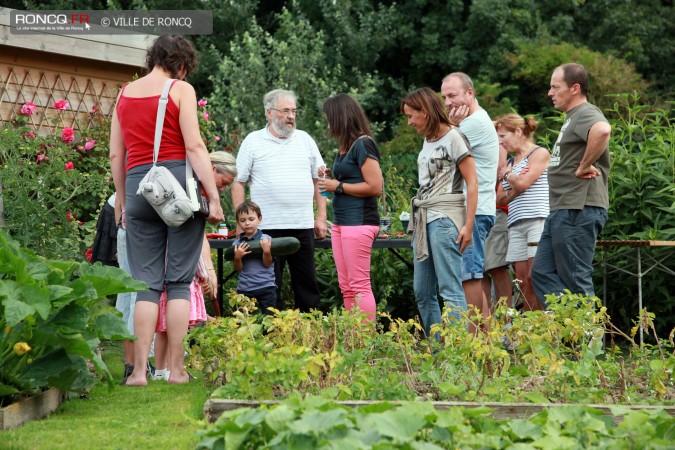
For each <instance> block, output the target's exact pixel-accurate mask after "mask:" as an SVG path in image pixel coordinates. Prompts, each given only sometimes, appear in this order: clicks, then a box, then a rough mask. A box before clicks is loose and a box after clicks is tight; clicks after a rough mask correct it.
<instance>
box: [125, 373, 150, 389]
mask: <svg viewBox="0 0 675 450" xmlns="http://www.w3.org/2000/svg"><path fill="white" fill-rule="evenodd" d="M144 375H145V374H144ZM124 385H125V386H147V385H148V379H147V378H145V376H142V377H141V376H134V374H131V375H129V378H127V381H126V383H124Z"/></svg>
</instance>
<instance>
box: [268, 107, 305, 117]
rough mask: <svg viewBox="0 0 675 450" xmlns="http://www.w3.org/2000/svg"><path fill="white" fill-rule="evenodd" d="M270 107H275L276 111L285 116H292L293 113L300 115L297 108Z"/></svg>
mask: <svg viewBox="0 0 675 450" xmlns="http://www.w3.org/2000/svg"><path fill="white" fill-rule="evenodd" d="M270 109H273V110H275V111H277V112H280V113H281V114H283V115H284V116H290V115H291V114H293V115H294V116H297V115H298V110H297V109H290V108H284V109H276V108H270Z"/></svg>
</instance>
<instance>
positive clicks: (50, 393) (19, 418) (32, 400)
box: [0, 388, 66, 430]
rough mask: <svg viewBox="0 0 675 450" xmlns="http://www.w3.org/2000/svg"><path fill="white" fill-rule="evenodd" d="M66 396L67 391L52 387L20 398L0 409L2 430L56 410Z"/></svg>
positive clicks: (0, 426) (39, 417) (45, 415)
mask: <svg viewBox="0 0 675 450" xmlns="http://www.w3.org/2000/svg"><path fill="white" fill-rule="evenodd" d="M65 398H66V392H65V391H62V390H61V389H56V388H51V389H49V390H46V391H44V392H43V393H41V394H38V395H35V396H33V397H28V398H26V399H23V400H20V401H18V402H16V403H12V404H11V405H8V406H5V407H4V408H2V409H0V430H9V429H12V428H16V427H18V426H21V425H23V424H24V423H26V422H29V421H31V420H35V419H42V418H43V417H47V416H48V415H49V414H51V413H53V412H54V411H56V409H57V408H58V407H59V406H60V405H61V403H63V401H64V400H65Z"/></svg>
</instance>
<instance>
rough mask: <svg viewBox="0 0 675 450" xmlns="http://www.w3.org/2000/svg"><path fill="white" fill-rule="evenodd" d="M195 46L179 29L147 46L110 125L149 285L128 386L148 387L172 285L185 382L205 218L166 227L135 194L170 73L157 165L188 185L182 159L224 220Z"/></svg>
mask: <svg viewBox="0 0 675 450" xmlns="http://www.w3.org/2000/svg"><path fill="white" fill-rule="evenodd" d="M196 59H197V58H196V52H195V49H194V46H193V45H192V43H191V42H190V41H188V40H187V39H185V38H183V37H182V36H178V35H172V36H169V35H165V36H160V37H159V38H157V40H156V41H155V42H154V44H153V45H152V47H151V48H150V49H149V50H148V54H147V57H146V63H147V69H148V70H149V73H148V74H147V75H146V76H144V77H142V78H139V79H138V80H136V81H133V82H131V83H129V84H128V85H126V86H125V87H124V89H123V90H122V92H120V95H119V97H118V99H117V106H116V108H115V111H114V113H113V118H112V125H111V131H110V165H111V170H112V174H113V180H114V182H115V189H116V192H117V196H118V197H119V198H120V202H121V206H122V221H121V222H122V226H123V227H124V228H125V229H126V243H127V249H128V257H129V268H130V271H131V275H132V276H133V277H134V278H136V279H137V280H141V281H144V282H145V283H146V284H147V285H148V290H146V291H141V292H138V293H137V294H136V307H135V317H134V331H135V335H136V337H137V340H136V341H135V342H134V352H133V353H134V355H133V362H134V370H133V372H132V374H131V375H130V376H129V377H128V378H127V380H126V383H125V384H127V385H134V386H145V385H146V384H147V379H146V364H147V360H148V354H149V351H150V344H151V342H152V336H153V332H154V329H155V324H156V322H157V314H158V310H159V297H160V294H161V293H162V292H163V291H164V289H165V288H166V291H167V299H168V305H167V334H168V352H169V361H168V366H169V367H168V369H169V370H170V372H171V376H170V378H169V380H168V382H169V383H185V382H187V381H188V378H189V377H188V374H187V372H185V368H184V365H183V349H182V342H183V337H185V334H186V333H187V327H188V318H189V312H190V302H189V299H190V290H189V286H190V283H191V281H192V279H193V278H194V275H195V270H196V267H197V261H198V259H199V254H200V249H201V244H202V240H203V236H204V224H205V220H204V218H203V217H202V216H198V215H197V216H195V217H193V218H192V219H189V220H188V221H187V222H185V223H184V224H183V225H181V226H180V227H178V228H169V227H168V226H167V225H166V224H165V223H164V221H163V220H162V219H161V218H160V217H159V216H158V215H157V213H156V212H155V211H154V209H153V208H152V207H151V206H150V204H149V203H147V201H146V200H145V199H144V198H143V197H142V196H137V195H136V190H137V189H138V185H139V182H140V180H141V179H142V178H143V176H144V175H145V174H146V173H147V172H148V170H149V169H150V167H152V160H153V143H154V134H155V133H154V130H155V122H156V115H157V106H158V103H159V97H160V94H161V92H162V88H163V86H164V83H165V82H166V80H168V79H170V78H175V79H177V80H176V81H174V83H173V84H172V86H171V90H170V92H169V103H168V105H167V110H166V117H165V120H164V127H163V132H162V141H161V146H160V150H159V157H158V164H160V165H163V166H165V167H167V168H168V169H169V170H170V171H171V172H172V173H173V174H174V176H176V178H177V179H178V181H179V182H180V183H181V184H183V187H185V159H186V158H189V160H190V163H191V165H192V168H193V170H194V172H195V174H196V175H197V177H198V178H199V180H200V181H201V182H202V186H203V187H204V191H205V192H206V195H207V197H208V200H209V216H208V218H207V219H206V220H208V221H209V222H211V223H214V224H215V223H219V222H221V221H223V220H224V217H223V210H222V207H221V205H220V197H219V193H218V189H217V187H216V182H215V179H214V175H213V169H212V166H211V162H210V160H209V154H208V151H207V149H206V146H205V145H204V142H203V141H202V138H201V135H200V133H199V123H198V118H197V97H196V95H195V91H194V88H193V87H192V86H191V85H190V84H189V83H187V82H185V81H183V80H184V79H185V78H186V77H187V76H188V75H189V74H190V72H192V71H193V70H194V69H195V67H196Z"/></svg>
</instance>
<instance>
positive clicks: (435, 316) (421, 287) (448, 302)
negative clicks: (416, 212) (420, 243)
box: [413, 217, 466, 337]
mask: <svg viewBox="0 0 675 450" xmlns="http://www.w3.org/2000/svg"><path fill="white" fill-rule="evenodd" d="M458 234H459V231H458V230H457V227H456V226H455V224H454V222H453V221H452V220H450V219H448V218H447V217H444V218H441V219H436V220H434V221H433V222H431V223H429V224H427V244H428V247H429V257H428V258H427V259H425V260H424V261H418V260H417V259H415V260H414V263H413V267H414V271H415V272H414V276H413V289H414V291H415V300H416V301H417V308H418V309H419V311H420V316H421V317H422V325H424V332H425V333H426V335H427V337H429V336H430V333H429V330H430V329H431V326H432V325H434V324H436V323H440V322H441V308H440V305H439V303H438V295H439V294H440V296H441V299H442V300H443V302H444V303H445V306H446V307H448V308H450V315H451V316H453V317H455V318H457V319H459V318H460V315H461V312H462V311H466V298H465V297H464V289H462V273H461V268H462V254H461V253H459V244H456V243H455V241H456V240H457V235H458ZM414 242H415V240H414V239H413V247H414ZM413 253H414V248H413Z"/></svg>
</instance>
